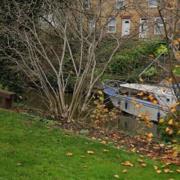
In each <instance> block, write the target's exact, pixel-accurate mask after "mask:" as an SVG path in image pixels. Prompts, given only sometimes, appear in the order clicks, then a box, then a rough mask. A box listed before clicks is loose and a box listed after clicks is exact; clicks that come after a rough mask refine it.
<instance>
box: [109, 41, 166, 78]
mask: <svg viewBox="0 0 180 180" xmlns="http://www.w3.org/2000/svg"><path fill="white" fill-rule="evenodd" d="M131 43H132V44H131V46H129V47H126V48H124V49H122V50H119V51H118V52H117V53H116V55H115V56H114V58H113V60H112V63H111V64H110V66H109V70H108V72H111V73H113V74H119V75H121V76H123V75H125V74H126V76H127V75H128V74H129V76H131V75H132V74H133V76H134V79H136V78H137V75H138V74H139V73H140V72H141V71H142V70H143V69H144V67H145V65H146V64H148V63H149V59H152V58H155V57H156V56H157V52H158V53H160V52H162V51H164V45H162V44H161V43H160V42H158V41H147V42H138V43H139V44H136V43H133V42H131ZM150 71H151V72H150V75H155V74H156V72H155V69H154V68H153V69H151V70H150ZM148 74H149V73H148Z"/></svg>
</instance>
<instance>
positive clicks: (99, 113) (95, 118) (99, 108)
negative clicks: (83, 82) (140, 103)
mask: <svg viewBox="0 0 180 180" xmlns="http://www.w3.org/2000/svg"><path fill="white" fill-rule="evenodd" d="M94 104H95V107H94V110H93V112H92V113H91V123H92V126H93V127H94V128H107V127H108V125H110V123H112V122H117V121H118V119H119V117H120V111H119V110H118V109H115V108H113V109H108V108H107V106H106V104H105V98H104V94H103V92H102V91H98V95H97V99H96V100H95V101H94Z"/></svg>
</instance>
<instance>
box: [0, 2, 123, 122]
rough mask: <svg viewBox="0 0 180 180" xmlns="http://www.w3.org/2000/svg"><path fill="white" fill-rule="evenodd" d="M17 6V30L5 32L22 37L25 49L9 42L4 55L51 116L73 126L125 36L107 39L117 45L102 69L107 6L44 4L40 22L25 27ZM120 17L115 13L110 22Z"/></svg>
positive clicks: (113, 46)
mask: <svg viewBox="0 0 180 180" xmlns="http://www.w3.org/2000/svg"><path fill="white" fill-rule="evenodd" d="M14 3H15V7H16V11H17V24H16V26H14V27H11V28H6V27H5V28H4V29H3V31H4V32H5V31H6V32H9V33H11V34H13V37H14V38H16V37H18V43H20V44H21V46H22V47H23V48H22V49H20V48H17V47H16V46H12V44H11V41H10V40H9V41H8V42H7V48H8V49H9V50H10V51H11V53H7V52H4V53H5V55H6V56H7V57H8V58H9V59H10V60H11V61H13V62H15V63H16V64H17V67H18V68H19V69H20V70H21V71H23V72H24V73H25V75H26V76H27V77H28V78H29V79H30V80H31V81H32V82H33V83H34V84H35V85H36V87H37V88H38V89H39V90H40V92H41V93H42V95H43V97H44V99H45V102H46V105H47V106H48V110H49V112H50V113H51V115H53V116H54V117H55V118H56V119H61V120H67V121H72V120H73V119H75V117H76V116H77V114H78V115H80V114H83V112H84V111H85V110H87V109H88V105H89V104H90V101H91V98H92V96H91V94H92V91H93V87H94V86H95V84H96V83H97V82H98V81H99V80H100V78H101V77H102V75H103V73H104V71H105V70H106V68H107V66H108V64H109V63H110V62H111V60H112V57H113V55H114V54H115V53H116V51H117V50H118V48H119V46H120V39H121V36H119V35H118V34H111V35H108V36H110V37H111V39H113V44H112V48H111V49H112V52H111V54H110V55H109V57H107V58H106V62H104V64H103V66H102V65H101V67H100V66H99V65H98V59H97V51H98V48H99V46H101V45H102V43H103V41H104V39H105V38H107V37H106V36H107V35H105V34H106V32H107V28H106V27H107V24H108V23H109V21H110V19H109V18H108V19H107V18H105V17H104V15H102V8H103V4H104V3H105V2H104V1H98V3H97V4H95V5H94V6H93V8H90V7H89V6H87V5H85V4H83V1H73V2H70V1H69V2H68V1H67V2H66V1H65V2H58V1H48V0H46V1H44V13H43V14H42V16H41V20H40V22H39V23H37V22H35V21H33V20H32V19H30V18H29V22H30V23H29V24H27V23H23V24H21V23H22V21H21V18H22V17H23V16H26V14H23V13H22V11H21V9H20V8H19V6H18V3H16V1H14ZM116 14H117V12H116V13H115V12H114V8H113V7H112V9H111V11H110V12H109V15H108V16H109V17H111V15H113V16H116ZM106 17H107V14H106ZM26 18H28V17H26ZM90 21H91V24H89V23H90ZM51 38H52V39H51ZM53 38H54V39H55V40H54V39H53ZM54 42H55V44H54ZM1 51H3V49H1ZM67 65H68V66H69V67H70V70H69V71H68V70H67V68H66V66H67ZM71 77H73V79H74V83H73V92H72V98H71V100H70V102H67V99H66V96H67V91H68V88H67V85H68V83H69V81H70V78H71Z"/></svg>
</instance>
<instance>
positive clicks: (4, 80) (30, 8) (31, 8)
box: [0, 0, 43, 93]
mask: <svg viewBox="0 0 180 180" xmlns="http://www.w3.org/2000/svg"><path fill="white" fill-rule="evenodd" d="M42 2H43V0H40V1H36V0H26V1H23V0H14V1H11V0H6V1H5V0H3V1H2V2H1V6H0V49H1V51H0V64H1V66H0V83H1V84H2V87H3V88H5V87H7V88H8V89H9V90H12V91H15V92H16V93H22V91H23V90H24V89H23V88H24V86H25V82H26V80H27V79H26V80H25V79H24V76H22V73H20V72H19V71H18V69H17V68H16V65H15V64H14V63H12V61H11V60H10V57H13V58H18V57H17V56H16V55H15V53H13V52H12V51H11V50H10V48H7V46H8V45H10V46H11V48H18V49H19V50H20V51H24V46H23V45H22V43H20V42H19V38H18V37H17V36H15V34H14V32H13V28H18V29H19V30H20V31H23V30H25V31H27V28H26V26H27V25H30V22H31V20H32V19H34V21H36V22H37V19H38V18H39V14H40V13H41V8H40V7H41V6H42ZM18 8H19V9H20V10H21V11H19V9H18ZM35 19H36V20H35ZM2 50H3V51H2ZM24 53H25V52H24ZM8 56H9V57H8Z"/></svg>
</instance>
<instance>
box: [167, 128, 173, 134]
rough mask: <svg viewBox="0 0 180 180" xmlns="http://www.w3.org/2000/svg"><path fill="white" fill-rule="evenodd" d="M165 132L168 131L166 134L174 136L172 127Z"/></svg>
mask: <svg viewBox="0 0 180 180" xmlns="http://www.w3.org/2000/svg"><path fill="white" fill-rule="evenodd" d="M165 131H166V133H167V134H168V135H172V134H173V129H172V128H170V127H167V128H166V130H165Z"/></svg>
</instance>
